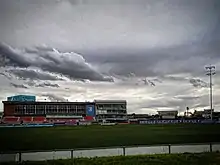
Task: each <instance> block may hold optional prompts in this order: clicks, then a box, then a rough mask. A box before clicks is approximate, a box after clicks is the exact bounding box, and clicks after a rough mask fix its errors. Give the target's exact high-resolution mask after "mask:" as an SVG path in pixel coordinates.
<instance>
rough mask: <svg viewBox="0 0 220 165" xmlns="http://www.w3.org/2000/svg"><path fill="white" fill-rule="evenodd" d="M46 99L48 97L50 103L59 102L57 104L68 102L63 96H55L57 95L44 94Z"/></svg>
mask: <svg viewBox="0 0 220 165" xmlns="http://www.w3.org/2000/svg"><path fill="white" fill-rule="evenodd" d="M42 96H44V97H47V98H48V99H49V100H50V101H57V102H66V101H67V100H66V99H65V98H63V97H61V96H58V95H55V94H44V95H42Z"/></svg>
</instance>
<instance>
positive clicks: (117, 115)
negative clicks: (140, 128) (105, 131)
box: [94, 100, 127, 122]
mask: <svg viewBox="0 0 220 165" xmlns="http://www.w3.org/2000/svg"><path fill="white" fill-rule="evenodd" d="M94 102H95V109H96V119H97V120H98V121H109V122H120V121H121V122H123V121H127V102H126V100H95V101H94Z"/></svg>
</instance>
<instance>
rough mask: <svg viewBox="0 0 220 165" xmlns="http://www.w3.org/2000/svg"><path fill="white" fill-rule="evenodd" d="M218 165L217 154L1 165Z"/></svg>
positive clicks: (218, 157) (7, 164) (219, 157)
mask: <svg viewBox="0 0 220 165" xmlns="http://www.w3.org/2000/svg"><path fill="white" fill-rule="evenodd" d="M9 164H10V165H18V164H19V165H37V164H40V165H73V164H74V165H220V154H219V153H200V154H171V155H166V154H165V155H141V156H117V157H101V158H77V159H73V160H54V161H39V162H22V163H13V162H10V163H2V165H9Z"/></svg>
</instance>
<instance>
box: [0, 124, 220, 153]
mask: <svg viewBox="0 0 220 165" xmlns="http://www.w3.org/2000/svg"><path fill="white" fill-rule="evenodd" d="M203 142H220V124H219V125H198V124H177V125H175V124H170V125H116V126H99V125H94V126H77V127H74V126H72V127H68V126H64V127H47V128H46V127H45V128H0V143H1V144H0V151H2V152H4V151H15V150H22V151H25V150H51V149H75V148H97V147H113V146H131V145H156V144H169V143H170V144H174V143H203Z"/></svg>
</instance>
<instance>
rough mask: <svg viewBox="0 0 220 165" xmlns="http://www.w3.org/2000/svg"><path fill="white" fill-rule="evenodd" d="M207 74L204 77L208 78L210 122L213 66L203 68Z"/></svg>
mask: <svg viewBox="0 0 220 165" xmlns="http://www.w3.org/2000/svg"><path fill="white" fill-rule="evenodd" d="M205 69H206V71H207V73H206V75H208V76H209V88H210V96H209V97H210V110H211V120H212V109H213V106H212V75H215V66H214V65H210V66H206V67H205Z"/></svg>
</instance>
